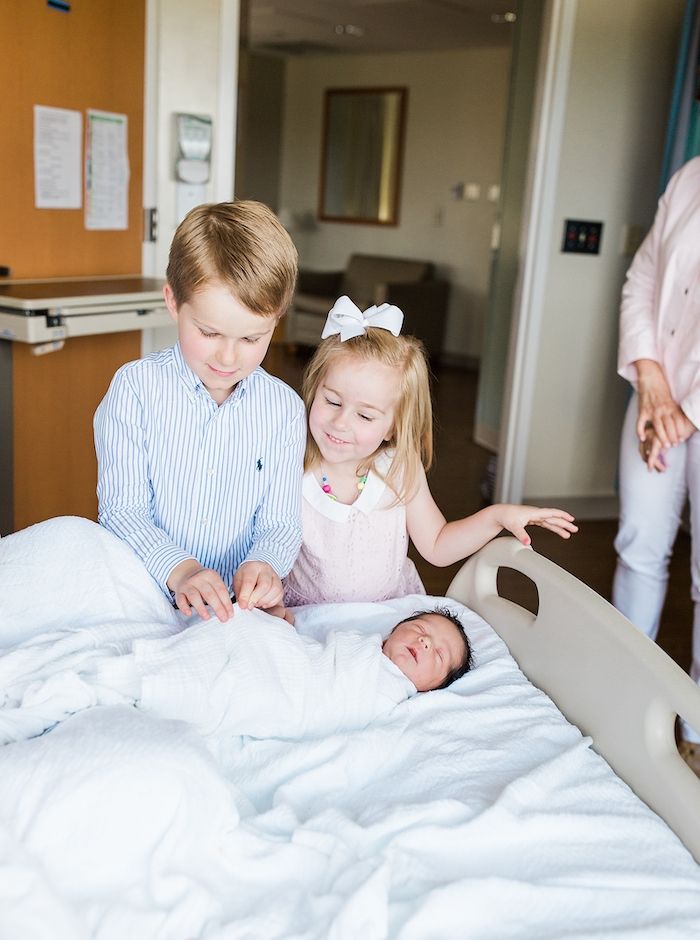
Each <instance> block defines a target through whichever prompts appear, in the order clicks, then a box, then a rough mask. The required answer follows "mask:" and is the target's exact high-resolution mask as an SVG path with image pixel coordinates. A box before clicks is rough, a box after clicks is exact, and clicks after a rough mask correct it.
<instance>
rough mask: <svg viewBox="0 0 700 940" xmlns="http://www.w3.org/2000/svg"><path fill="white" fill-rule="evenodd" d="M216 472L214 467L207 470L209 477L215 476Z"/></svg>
mask: <svg viewBox="0 0 700 940" xmlns="http://www.w3.org/2000/svg"><path fill="white" fill-rule="evenodd" d="M215 473H216V470H215V469H214V468H213V467H209V469H208V470H207V476H208V477H213V476H214V474H215Z"/></svg>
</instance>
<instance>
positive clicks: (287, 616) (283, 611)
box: [265, 604, 294, 627]
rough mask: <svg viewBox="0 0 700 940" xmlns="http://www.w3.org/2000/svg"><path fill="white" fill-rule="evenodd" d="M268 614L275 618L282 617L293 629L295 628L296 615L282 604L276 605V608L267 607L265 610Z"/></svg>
mask: <svg viewBox="0 0 700 940" xmlns="http://www.w3.org/2000/svg"><path fill="white" fill-rule="evenodd" d="M265 613H266V614H271V615H272V616H273V617H280V618H281V619H282V620H286V621H287V623H288V624H290V625H291V626H292V627H293V626H294V614H293V613H292V612H291V610H290V609H289V608H288V607H284V606H283V605H282V604H275V606H274V607H267V608H266V609H265Z"/></svg>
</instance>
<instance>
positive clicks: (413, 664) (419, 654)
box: [383, 614, 464, 692]
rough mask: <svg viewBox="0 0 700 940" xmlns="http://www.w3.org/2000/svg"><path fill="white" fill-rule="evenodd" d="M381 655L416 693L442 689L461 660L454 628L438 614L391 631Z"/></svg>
mask: <svg viewBox="0 0 700 940" xmlns="http://www.w3.org/2000/svg"><path fill="white" fill-rule="evenodd" d="M383 650H384V654H385V655H386V656H388V657H389V659H390V660H391V661H392V663H394V665H395V666H398V667H399V669H400V670H401V672H402V673H403V674H404V675H405V676H406V677H407V678H408V679H410V680H411V682H412V683H413V684H414V685H415V687H416V688H417V689H418V691H419V692H428V691H430V689H436V688H437V687H438V686H440V685H442V683H443V682H444V681H445V679H446V678H447V677H448V675H449V674H450V673H451V672H452V670H453V669H457V667H458V666H459V665H460V664H461V663H462V661H463V659H464V641H463V640H462V638H461V637H460V635H459V633H458V632H457V627H456V626H455V625H454V624H453V623H452V622H451V621H449V620H447V618H446V617H443V616H442V615H441V614H423V615H421V616H418V617H416V618H415V619H414V620H406V621H405V622H404V623H400V624H399V625H398V626H397V627H394V629H393V630H392V632H391V633H390V634H389V636H388V637H387V638H386V640H385V641H384V646H383Z"/></svg>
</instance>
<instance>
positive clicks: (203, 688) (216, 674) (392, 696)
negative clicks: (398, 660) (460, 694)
mask: <svg viewBox="0 0 700 940" xmlns="http://www.w3.org/2000/svg"><path fill="white" fill-rule="evenodd" d="M133 649H134V658H135V665H136V671H137V673H138V676H139V677H140V680H141V693H140V702H139V705H140V707H141V708H143V709H144V710H145V711H148V712H150V713H151V714H154V715H157V716H159V717H162V718H179V719H182V720H183V721H187V722H189V723H191V724H193V725H195V726H196V727H197V728H198V730H199V731H201V732H202V733H204V734H207V735H209V734H214V733H226V734H234V735H236V734H246V735H251V736H252V737H256V738H266V737H275V738H304V737H313V736H316V735H321V734H330V733H333V732H335V731H339V730H350V729H359V728H364V727H365V726H366V725H368V724H369V723H370V721H372V719H373V718H375V717H376V716H377V715H379V714H382V713H384V712H387V711H390V710H391V709H392V708H393V707H394V706H395V705H396V704H398V703H399V702H401V701H403V700H404V699H406V698H408V696H409V695H412V694H413V693H415V691H416V687H415V686H414V685H413V683H412V682H411V681H410V679H407V678H406V676H404V674H403V673H402V672H401V671H400V669H399V668H398V667H397V666H395V665H394V663H392V662H391V660H390V659H389V658H388V657H387V656H385V655H384V654H383V653H382V638H381V636H380V635H379V634H378V633H377V634H374V635H369V636H368V635H367V634H364V635H362V634H360V633H352V632H341V633H331V634H329V635H328V637H327V638H326V639H325V640H324V641H323V642H319V641H318V640H314V639H312V638H311V637H308V636H301V635H300V634H299V633H297V632H296V630H295V629H294V628H293V627H290V625H289V624H288V623H287V622H286V621H283V620H281V619H280V618H279V617H272V616H270V615H269V614H266V613H265V612H264V611H261V610H250V611H249V610H241V609H240V608H239V607H238V605H235V607H234V616H233V617H232V619H231V620H229V621H228V623H220V622H219V621H218V620H213V619H212V620H209V621H207V622H206V623H197V624H194V625H193V626H191V627H188V628H187V629H186V630H184V631H183V632H182V633H179V634H177V635H176V636H173V637H168V638H166V639H147V640H136V641H135V642H134V646H133Z"/></svg>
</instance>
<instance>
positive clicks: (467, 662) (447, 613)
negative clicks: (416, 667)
mask: <svg viewBox="0 0 700 940" xmlns="http://www.w3.org/2000/svg"><path fill="white" fill-rule="evenodd" d="M428 614H437V615H438V616H439V617H444V618H445V620H449V621H450V623H451V624H453V626H454V627H455V629H456V630H457V633H459V636H460V639H461V640H462V643H463V644H464V653H463V655H462V661H461V662H460V663H459V665H458V666H455V668H454V669H453V670H452V671H451V672H448V674H447V676H445V680H444V682H442V683H441V685H438V686H436V687H435V688H436V689H446V688H447V686H448V685H452V683H453V682H456V681H457V679H461V678H462V676H464V675H466V674H467V673H468V672H469V670H470V669H472V668H473V667H474V652H473V650H472V645H471V643H470V642H469V637H468V636H467V634H466V632H465V630H464V627H463V626H462V624H461V623H460V621H459V618H458V617H457V616H456V615H455V614H453V613H452V611H451V610H450V608H449V607H435V608H433V609H432V610H414V611H413V613H412V614H411V615H410V617H405V618H404V619H403V620H399V622H398V623H397V624H396V626H397V627H398V626H399V625H400V624H402V623H408V621H409V620H415V619H416V617H425V616H426V615H428Z"/></svg>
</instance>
